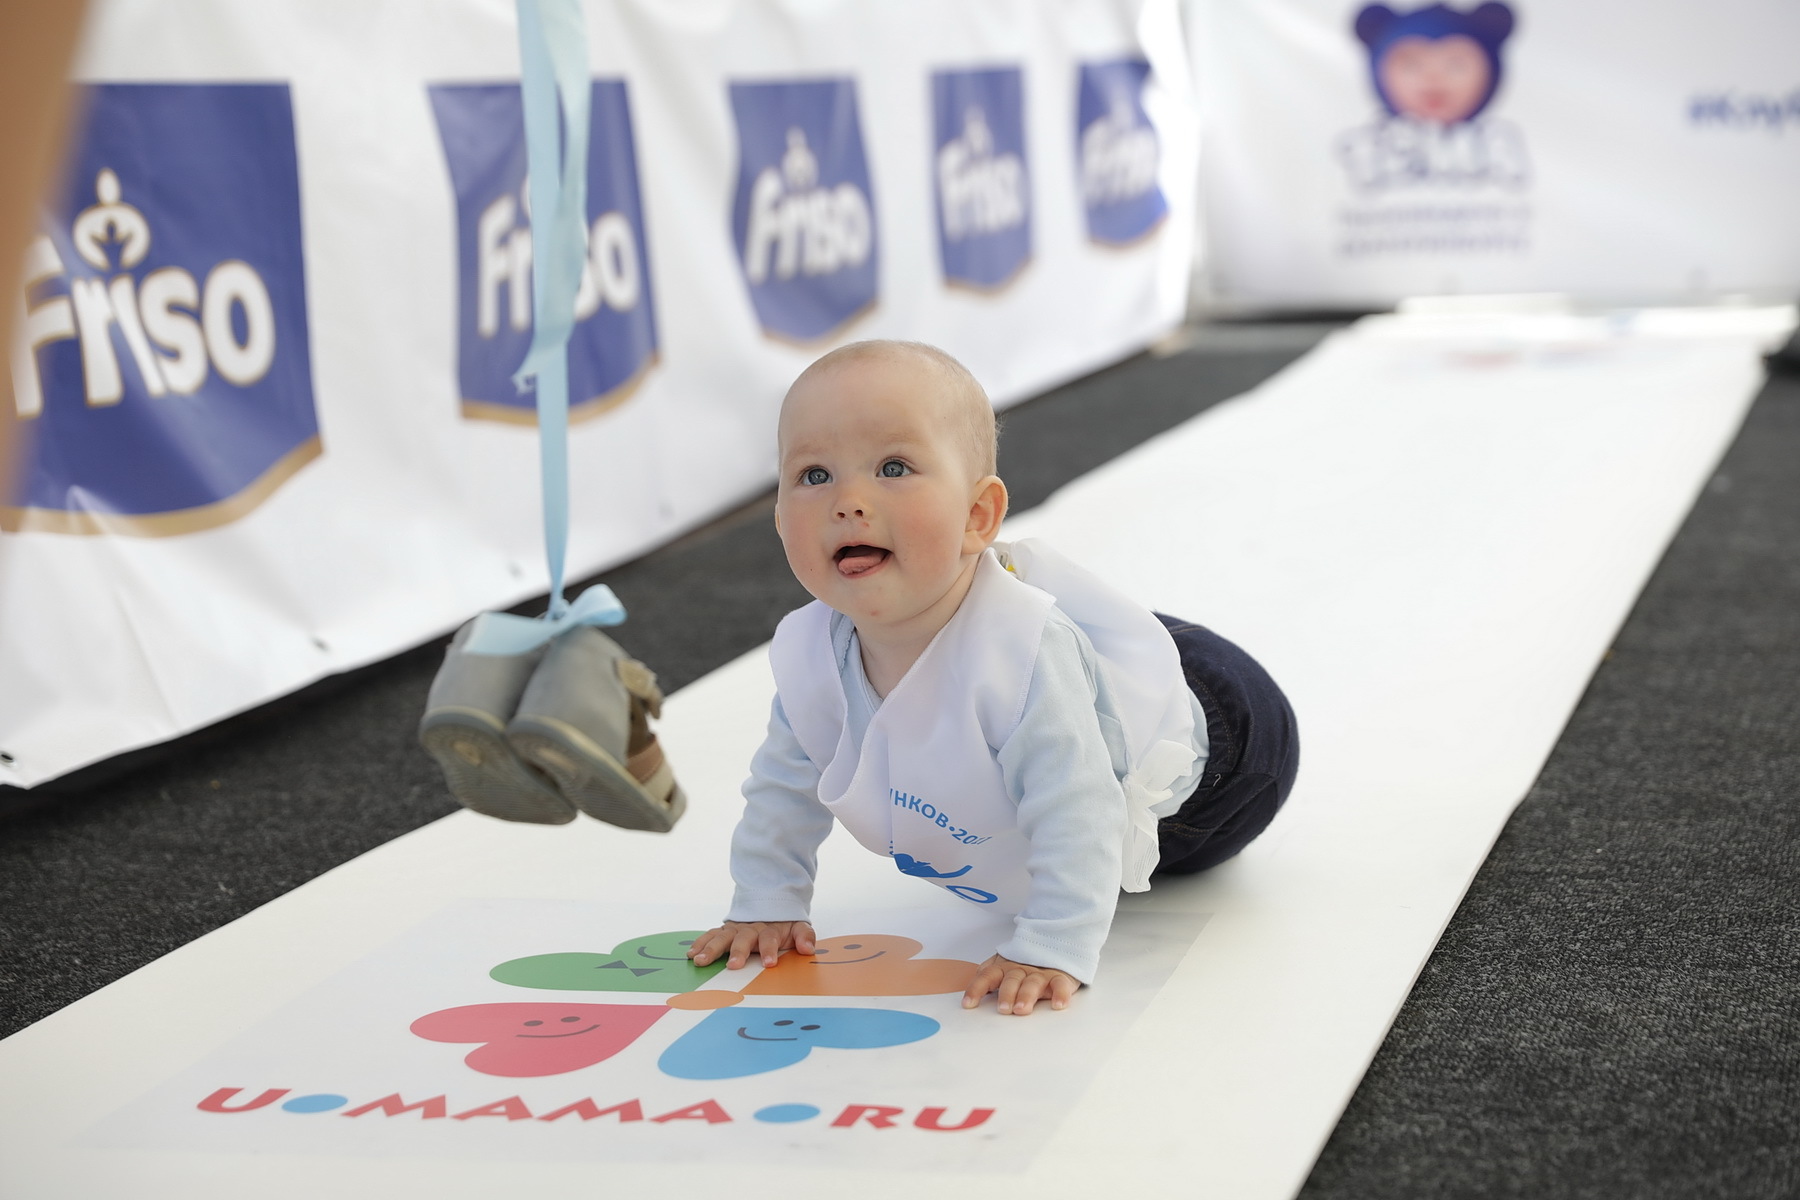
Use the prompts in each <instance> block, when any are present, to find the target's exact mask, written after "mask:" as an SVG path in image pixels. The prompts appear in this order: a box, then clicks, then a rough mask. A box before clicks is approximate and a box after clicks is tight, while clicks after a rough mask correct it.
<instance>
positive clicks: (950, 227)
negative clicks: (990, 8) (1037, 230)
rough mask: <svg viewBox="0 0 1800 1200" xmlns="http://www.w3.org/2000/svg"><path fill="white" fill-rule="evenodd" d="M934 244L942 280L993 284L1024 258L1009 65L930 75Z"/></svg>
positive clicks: (1017, 102)
mask: <svg viewBox="0 0 1800 1200" xmlns="http://www.w3.org/2000/svg"><path fill="white" fill-rule="evenodd" d="M931 111H932V119H933V125H934V129H935V131H936V132H935V136H934V138H933V141H932V145H933V146H934V147H935V148H936V153H935V154H934V155H933V157H932V176H933V180H934V182H935V183H936V185H937V226H938V252H939V254H940V256H941V257H942V259H943V265H944V279H945V281H946V282H947V283H950V284H953V285H961V286H964V287H974V288H982V289H993V288H999V287H1002V286H1004V285H1005V284H1007V283H1010V282H1011V281H1012V280H1013V278H1014V277H1015V276H1017V275H1018V273H1019V272H1020V271H1021V270H1023V269H1024V267H1025V264H1026V263H1027V262H1029V261H1031V175H1030V172H1029V171H1027V170H1026V166H1025V85H1024V76H1023V74H1022V73H1021V72H1020V71H1019V69H1018V68H1017V67H1006V68H999V69H995V70H986V71H938V72H935V73H934V74H933V75H932V77H931Z"/></svg>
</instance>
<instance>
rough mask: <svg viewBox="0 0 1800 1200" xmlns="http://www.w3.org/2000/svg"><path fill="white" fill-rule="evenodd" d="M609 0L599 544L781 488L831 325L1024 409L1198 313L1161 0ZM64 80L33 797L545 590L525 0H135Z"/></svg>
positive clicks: (21, 660)
mask: <svg viewBox="0 0 1800 1200" xmlns="http://www.w3.org/2000/svg"><path fill="white" fill-rule="evenodd" d="M586 15H587V25H588V40H589V47H588V52H589V59H590V62H591V64H592V66H593V72H594V76H595V79H594V85H593V119H592V140H591V152H590V166H589V179H588V189H587V190H588V204H589V212H588V221H589V227H590V229H589V235H590V236H589V242H590V256H589V263H588V269H587V272H586V277H585V278H584V281H583V286H582V292H581V295H580V297H579V298H578V299H577V302H576V310H577V324H576V329H575V335H574V338H573V340H572V341H571V344H570V349H569V359H570V364H569V365H570V370H569V374H570V384H571V403H572V406H573V408H574V413H575V418H576V420H577V424H576V426H575V428H574V430H573V431H572V435H571V443H572V444H571V457H572V477H573V506H574V515H573V532H572V537H571V546H570V553H569V564H570V570H571V574H573V575H576V576H579V575H581V574H584V573H588V572H592V571H594V570H598V569H602V568H604V567H606V566H608V565H611V564H613V563H617V562H620V561H622V560H624V559H627V558H629V557H631V556H633V555H635V554H638V553H641V552H642V551H644V550H645V549H647V548H649V547H651V546H654V545H656V544H658V543H660V542H662V541H664V540H666V539H668V538H669V537H671V536H673V535H674V534H676V533H678V532H680V531H681V530H683V529H686V528H689V527H692V526H694V525H695V524H697V523H699V522H702V521H704V520H706V519H707V518H708V517H709V516H711V515H713V514H715V513H717V512H719V511H721V510H722V509H724V508H726V507H728V506H730V505H732V504H735V503H738V502H740V501H742V500H743V499H744V498H745V497H747V496H750V495H753V494H755V493H756V492H757V491H759V490H761V489H763V488H766V487H767V486H769V484H770V483H771V482H772V479H773V468H774V438H773V426H774V416H775V412H776V408H777V405H778V403H779V400H780V397H781V394H782V392H783V391H784V390H785V388H786V386H787V384H788V383H789V382H790V381H791V380H792V379H793V377H794V376H795V375H796V374H797V373H798V372H799V371H800V370H801V369H802V368H803V367H804V366H805V365H806V364H807V363H808V362H810V361H811V360H812V359H813V358H815V357H816V356H817V355H818V354H819V353H821V352H822V351H823V350H824V349H826V348H828V347H829V346H831V345H833V344H837V343H840V342H844V341H849V340H855V339H859V338H865V337H904V338H915V339H920V340H924V341H929V342H932V343H935V344H938V345H941V346H943V347H945V348H946V349H948V350H949V351H950V352H952V353H954V354H956V355H957V356H958V357H960V358H962V359H963V360H964V361H965V362H967V363H968V364H969V366H970V367H971V368H972V369H973V370H974V371H975V373H976V374H977V375H978V376H979V377H980V378H981V379H982V381H983V382H984V383H985V384H986V385H987V387H988V389H989V390H990V392H991V393H992V394H993V396H994V398H995V400H996V402H997V403H999V404H1006V403H1009V402H1012V401H1015V400H1018V399H1020V398H1023V397H1025V396H1027V395H1030V394H1033V393H1035V392H1037V391H1040V390H1042V389H1043V388H1045V387H1047V386H1050V385H1052V384H1054V383H1057V382H1059V381H1061V380H1064V379H1066V378H1069V377H1071V376H1074V375H1077V374H1080V373H1083V372H1085V371H1088V370H1091V369H1093V368H1095V367H1098V366H1100V365H1103V364H1105V363H1107V362H1110V361H1113V360H1115V359H1117V358H1120V357H1122V356H1124V355H1126V354H1128V353H1130V352H1132V351H1133V350H1135V349H1137V348H1140V347H1141V346H1143V345H1145V344H1146V343H1148V342H1149V341H1151V340H1152V339H1154V338H1155V337H1156V336H1157V335H1159V334H1160V333H1162V332H1164V331H1165V330H1167V329H1168V328H1170V327H1172V326H1173V325H1175V324H1176V323H1178V322H1179V321H1180V319H1181V317H1182V315H1183V311H1184V306H1185V301H1186V286H1187V274H1188V263H1189V261H1190V258H1191V251H1192V237H1191V230H1192V226H1193V221H1192V214H1193V202H1194V198H1193V190H1194V189H1193V177H1194V143H1195V138H1194V135H1195V122H1194V119H1193V115H1192V111H1191V104H1190V99H1189V85H1188V78H1187V62H1186V58H1185V55H1184V54H1183V53H1182V44H1183V43H1182V39H1181V36H1180V28H1179V23H1178V19H1177V11H1176V4H1175V0H1087V2H1084V3H1075V4H1067V5H1058V6H1055V7H1054V8H1046V7H1043V6H1040V5H1036V4H1031V3H1028V2H1026V0H1013V2H1010V3H1008V2H1003V0H986V2H983V3H973V4H972V3H956V2H952V0H908V2H906V3H900V2H898V0H891V2H884V3H857V4H850V3H843V4H831V5H818V4H805V5H801V4H797V3H779V2H777V0H762V2H759V3H752V2H748V0H746V2H743V3H721V4H711V5H707V6H705V7H704V8H702V7H698V6H693V5H682V6H670V5H666V4H662V3H656V2H654V0H611V2H607V3H598V2H596V3H591V4H589V5H588V7H587V10H586ZM77 73H78V76H79V77H80V78H81V79H82V80H83V81H84V82H87V83H89V84H91V85H92V86H91V87H90V88H89V89H88V91H87V107H86V112H85V117H84V120H83V121H82V122H80V123H79V126H78V128H77V129H76V131H75V132H74V134H73V136H72V139H71V145H70V147H69V153H68V169H67V174H66V180H65V184H64V187H63V189H62V191H61V193H60V194H59V195H57V196H55V197H53V198H52V200H51V201H50V203H49V204H48V205H47V206H46V212H45V219H44V223H43V228H42V232H43V236H42V237H41V238H39V239H38V240H37V241H36V243H35V244H34V245H33V247H32V252H31V255H30V256H29V262H28V266H29V269H28V271H27V281H26V287H25V293H24V295H23V297H21V298H19V299H18V301H15V303H19V304H20V309H21V312H22V319H21V320H20V321H19V323H18V330H19V334H18V336H17V338H16V339H15V342H14V346H13V353H12V356H11V367H12V371H11V374H12V379H13V392H14V395H13V401H12V404H11V406H10V407H6V406H0V419H16V420H18V421H19V423H20V427H21V431H22V434H23V436H25V437H27V438H29V439H30V440H31V441H32V442H33V443H34V445H35V450H34V452H33V454H32V456H31V458H30V460H29V463H28V468H27V470H26V471H25V472H24V473H23V477H22V478H21V479H20V480H18V481H17V486H16V487H15V490H14V495H13V496H12V497H11V498H10V500H8V501H7V503H6V504H5V506H4V507H0V529H3V530H4V532H0V783H10V784H17V785H26V786H28V785H31V784H34V783H37V782H40V781H42V780H45V779H49V778H52V777H54V776H56V775H58V774H61V773H63V772H66V771H68V770H71V769H73V768H75V767H78V766H81V765H83V764H86V763H89V762H92V761H95V760H97V759H100V758H104V757H106V756H109V755H112V754H115V753H117V752H119V751H122V750H126V749H130V748H132V747H136V746H140V745H144V744H147V743H150V742H154V741H157V740H161V739H164V738H168V737H171V736H173V735H176V734H179V733H182V732H185V731H188V730H192V729H195V728H197V727H199V726H202V725H205V724H208V723H210V722H213V721H216V720H219V719H220V718H222V717H225V716H227V715H230V714H231V713H234V712H237V711H240V710H242V709H245V708H248V707H251V706H253V705H255V704H258V703H260V702H262V701H264V700H267V699H269V698H270V697H273V696H275V695H278V694H281V693H283V692H286V691H289V690H292V689H294V688H297V687H300V686H302V685H304V684H306V683H308V682H310V681H312V680H315V679H318V678H320V677H321V676H324V675H326V674H329V673H331V672H335V671H341V670H344V669H346V668H349V667H353V666H356V665H359V664H362V663H366V662H369V661H371V660H374V659H378V658H381V657H383V656H385V655H388V654H391V653H394V652H395V651H397V650H400V649H402V648H404V647H407V646H410V645H413V644H416V643H418V642H420V641H422V640H424V639H426V638H429V637H431V636H434V635H436V634H438V633H440V632H442V631H444V630H447V629H449V628H451V627H453V626H454V625H456V624H457V623H459V622H460V621H462V620H463V619H465V618H467V617H468V616H469V615H470V614H472V613H474V612H476V611H478V610H481V609H484V608H491V607H499V606H505V605H508V604H511V603H514V602H516V601H518V600H520V599H523V598H525V597H528V596H530V595H532V594H534V593H536V592H541V591H542V590H543V589H544V588H545V587H546V586H547V580H546V576H545V572H544V569H543V565H542V564H543V551H542V545H541V539H542V535H541V532H540V519H539V498H538V481H537V457H536V456H537V445H536V437H535V432H534V429H533V426H532V424H531V422H532V420H533V408H532V398H531V397H530V396H529V395H525V396H521V395H520V394H519V393H518V392H517V390H516V389H515V388H514V387H513V385H512V383H511V381H510V377H511V374H512V372H513V371H514V369H515V368H516V367H517V365H518V363H519V360H520V359H521V358H522V356H523V354H524V350H525V347H526V345H527V344H528V342H529V340H530V334H531V328H532V314H531V304H530V288H531V284H530V278H531V240H530V232H529V216H528V214H527V213H526V211H525V206H524V199H523V195H522V191H523V184H524V177H525V152H524V145H523V137H522V125H521V115H520V105H519V92H518V86H517V84H518V50H517V38H516V34H515V30H514V24H513V9H512V5H511V3H509V2H507V0H480V2H476V0H456V2H455V3H447V2H443V0H436V2H433V3H429V4H427V3H424V2H422V0H417V2H411V3H401V2H388V3H383V4H380V5H367V4H362V3H356V2H351V0H340V2H336V3H318V2H316V0H308V2H301V0H282V2H279V3H266V4H257V5H253V6H246V5H241V4H235V3H230V2H228V0H185V2H184V0H152V2H143V3H125V2H124V0H116V2H113V3H102V4H100V5H98V6H97V8H96V11H95V13H94V14H93V19H92V23H91V28H90V31H89V36H88V38H87V44H86V48H85V50H84V52H83V54H82V57H81V61H80V62H79V64H78V70H77ZM0 499H4V498H0ZM624 599H625V600H626V602H627V604H630V603H631V602H632V600H633V597H630V596H627V597H624Z"/></svg>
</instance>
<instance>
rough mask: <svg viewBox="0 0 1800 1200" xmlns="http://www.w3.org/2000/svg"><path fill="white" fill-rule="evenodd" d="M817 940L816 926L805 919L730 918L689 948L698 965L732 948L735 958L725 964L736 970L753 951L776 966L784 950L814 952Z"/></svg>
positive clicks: (768, 963)
mask: <svg viewBox="0 0 1800 1200" xmlns="http://www.w3.org/2000/svg"><path fill="white" fill-rule="evenodd" d="M813 940H814V934H813V927H812V926H811V925H809V924H807V923H806V922H805V921H726V922H725V923H724V924H723V925H720V926H719V927H718V928H717V929H709V930H707V931H706V932H705V933H703V934H701V935H700V936H699V937H697V938H695V939H694V944H693V945H692V946H690V947H689V948H688V957H689V958H691V959H693V960H694V965H695V966H699V967H704V966H705V965H706V964H707V963H709V962H712V961H713V960H714V959H716V958H718V957H719V955H720V954H722V953H724V952H725V951H726V950H729V951H730V952H731V957H730V958H728V959H727V960H726V961H725V966H726V968H727V969H728V970H732V971H735V970H737V969H738V968H739V967H741V966H743V965H744V963H746V962H747V961H749V958H750V955H751V954H752V953H758V954H761V955H762V965H763V966H765V967H772V966H774V965H775V960H776V959H777V958H778V957H780V955H781V952H782V951H783V950H790V949H791V950H797V951H799V952H800V953H801V954H811V953H812V952H813Z"/></svg>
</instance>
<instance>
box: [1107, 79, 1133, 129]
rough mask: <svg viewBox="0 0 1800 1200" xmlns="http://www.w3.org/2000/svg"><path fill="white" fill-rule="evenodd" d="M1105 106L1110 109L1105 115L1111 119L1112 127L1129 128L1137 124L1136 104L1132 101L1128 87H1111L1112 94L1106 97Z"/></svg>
mask: <svg viewBox="0 0 1800 1200" xmlns="http://www.w3.org/2000/svg"><path fill="white" fill-rule="evenodd" d="M1107 108H1109V109H1110V110H1111V111H1110V112H1109V113H1108V114H1107V116H1108V117H1109V118H1110V119H1111V121H1112V123H1113V126H1114V128H1117V129H1131V128H1133V127H1135V126H1136V125H1137V123H1138V121H1137V105H1136V104H1135V103H1134V102H1133V97H1132V95H1131V92H1130V90H1129V89H1127V88H1122V87H1116V88H1114V89H1112V95H1110V96H1108V97H1107Z"/></svg>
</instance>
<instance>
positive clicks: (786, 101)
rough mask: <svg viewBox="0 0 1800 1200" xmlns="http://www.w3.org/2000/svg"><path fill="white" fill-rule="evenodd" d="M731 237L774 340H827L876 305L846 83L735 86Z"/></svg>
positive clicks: (868, 218)
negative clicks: (735, 171) (735, 172)
mask: <svg viewBox="0 0 1800 1200" xmlns="http://www.w3.org/2000/svg"><path fill="white" fill-rule="evenodd" d="M731 111H732V114H733V115H734V116H735V117H736V118H737V130H738V178H737V194H736V196H735V197H734V198H733V200H732V206H731V233H732V237H733V239H734V240H735V241H736V243H737V252H738V266H739V268H740V269H741V270H742V271H743V273H744V282H745V283H746V284H747V285H748V286H749V289H750V303H751V304H752V305H753V306H754V307H755V309H756V317H757V321H758V322H759V323H760V324H761V325H762V329H763V332H764V333H766V334H768V335H770V336H771V337H778V338H785V339H789V340H792V341H796V342H812V341H817V340H820V339H822V338H826V337H829V336H830V335H831V334H833V333H836V332H837V331H838V330H839V329H841V328H843V327H844V326H845V325H847V324H849V323H850V322H851V321H853V320H855V319H856V318H857V317H859V316H861V315H862V314H863V312H864V311H866V310H867V309H868V308H869V307H870V306H872V305H873V304H874V303H875V297H876V295H877V292H878V289H879V270H878V267H879V262H880V254H879V252H878V250H877V247H876V225H875V201H874V194H873V189H872V188H871V187H870V185H869V163H868V159H867V158H866V157H865V156H864V154H863V138H862V123H861V121H860V120H859V119H858V117H857V113H856V84H855V82H854V81H853V80H849V79H819V80H808V81H805V82H794V83H734V84H732V85H731Z"/></svg>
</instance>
